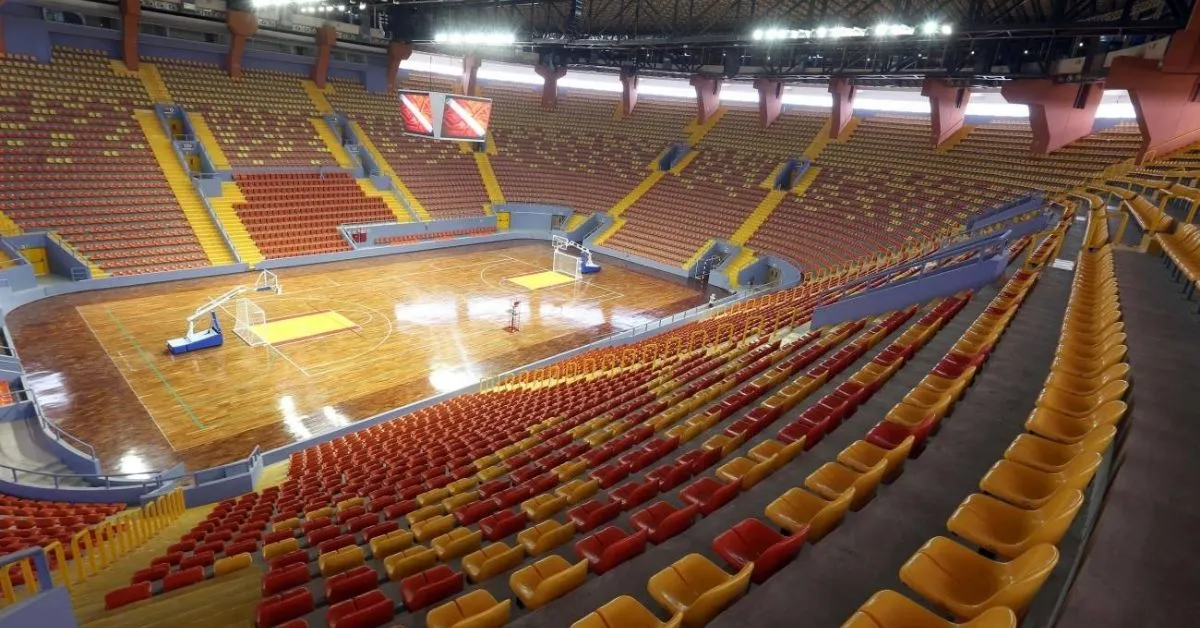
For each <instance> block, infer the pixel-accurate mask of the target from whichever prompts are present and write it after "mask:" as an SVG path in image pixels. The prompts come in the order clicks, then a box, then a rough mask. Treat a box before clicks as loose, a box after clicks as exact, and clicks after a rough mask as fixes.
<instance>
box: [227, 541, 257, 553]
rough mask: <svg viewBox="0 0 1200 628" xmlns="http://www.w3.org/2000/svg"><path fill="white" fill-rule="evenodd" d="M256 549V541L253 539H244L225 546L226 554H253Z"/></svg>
mask: <svg viewBox="0 0 1200 628" xmlns="http://www.w3.org/2000/svg"><path fill="white" fill-rule="evenodd" d="M257 551H258V541H255V540H254V539H246V540H244V541H237V542H235V543H230V544H229V545H226V546H225V555H226V556H237V555H238V554H253V553H254V552H257Z"/></svg>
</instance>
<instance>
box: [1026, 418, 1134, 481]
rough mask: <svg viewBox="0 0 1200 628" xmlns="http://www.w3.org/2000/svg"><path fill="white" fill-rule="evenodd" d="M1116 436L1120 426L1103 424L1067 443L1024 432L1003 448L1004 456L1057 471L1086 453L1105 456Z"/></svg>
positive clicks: (1049, 471) (1028, 465)
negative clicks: (1073, 441)
mask: <svg viewBox="0 0 1200 628" xmlns="http://www.w3.org/2000/svg"><path fill="white" fill-rule="evenodd" d="M1116 435H1117V428H1115V427H1113V426H1111V425H1104V426H1101V427H1097V428H1096V429H1094V430H1092V431H1091V432H1090V433H1088V435H1087V436H1085V437H1084V439H1083V440H1081V441H1079V442H1078V443H1074V444H1070V445H1067V444H1064V443H1059V442H1056V441H1052V440H1049V439H1046V438H1042V437H1040V436H1036V435H1034V434H1021V435H1020V436H1018V437H1017V438H1016V440H1014V441H1013V442H1012V444H1011V445H1009V446H1008V449H1006V450H1005V451H1004V459H1005V460H1011V461H1013V462H1019V463H1021V464H1023V465H1025V466H1027V467H1032V468H1034V469H1037V470H1038V471H1045V472H1047V473H1054V472H1057V471H1062V470H1063V469H1064V468H1066V466H1067V465H1068V464H1070V463H1071V461H1072V460H1074V459H1075V458H1077V457H1079V456H1080V455H1082V454H1084V453H1087V452H1092V453H1097V454H1101V455H1103V454H1104V452H1105V450H1107V449H1108V445H1109V444H1110V443H1112V441H1113V438H1115V437H1116Z"/></svg>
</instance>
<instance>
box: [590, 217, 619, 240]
mask: <svg viewBox="0 0 1200 628" xmlns="http://www.w3.org/2000/svg"><path fill="white" fill-rule="evenodd" d="M624 226H625V219H624V218H617V219H615V220H613V221H612V224H611V225H609V226H608V228H607V229H605V230H604V231H602V232H600V235H598V236H596V239H595V240H593V241H592V244H594V245H596V246H599V245H601V244H604V242H605V240H608V239H609V238H611V237H613V234H614V233H616V232H618V231H620V230H621V227H624Z"/></svg>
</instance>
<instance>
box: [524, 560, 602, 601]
mask: <svg viewBox="0 0 1200 628" xmlns="http://www.w3.org/2000/svg"><path fill="white" fill-rule="evenodd" d="M587 574H588V561H586V560H581V561H579V562H577V563H575V564H574V565H572V564H571V563H569V562H567V560H566V559H565V558H563V557H562V556H559V555H557V554H551V555H550V556H547V557H545V558H543V559H541V560H539V561H537V562H535V563H534V564H532V565H530V566H528V567H525V568H524V569H521V570H518V571H517V572H516V573H514V574H513V575H511V576H509V578H508V588H510V589H512V592H513V593H515V594H517V597H518V598H519V599H520V600H521V603H522V604H524V605H525V608H530V609H533V608H539V607H541V606H544V605H546V604H548V603H549V602H550V601H552V600H556V599H558V598H560V597H562V596H564V595H566V594H568V593H570V592H571V591H574V590H575V589H576V588H578V587H579V585H581V584H583V581H584V580H586V579H587Z"/></svg>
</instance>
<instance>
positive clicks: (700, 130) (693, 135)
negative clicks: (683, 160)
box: [683, 107, 728, 146]
mask: <svg viewBox="0 0 1200 628" xmlns="http://www.w3.org/2000/svg"><path fill="white" fill-rule="evenodd" d="M726 111H728V109H726V108H725V107H717V110H716V111H715V112H713V114H712V115H711V116H709V117H708V119H707V120H705V121H704V123H703V124H700V123H697V122H696V121H695V119H693V120H692V121H691V122H688V124H687V126H685V127H684V128H683V130H684V131H687V133H688V138H687V143H688V144H691V145H692V146H695V145H696V144H697V143H699V142H700V140H702V139H704V136H705V135H708V132H709V131H711V130H713V127H715V126H717V123H718V122H720V121H721V118H723V117H725V112H726Z"/></svg>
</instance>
